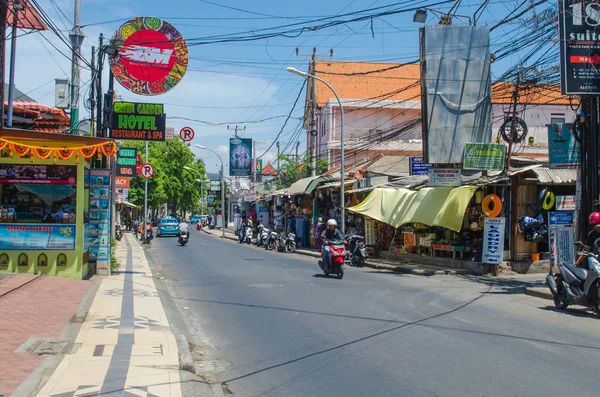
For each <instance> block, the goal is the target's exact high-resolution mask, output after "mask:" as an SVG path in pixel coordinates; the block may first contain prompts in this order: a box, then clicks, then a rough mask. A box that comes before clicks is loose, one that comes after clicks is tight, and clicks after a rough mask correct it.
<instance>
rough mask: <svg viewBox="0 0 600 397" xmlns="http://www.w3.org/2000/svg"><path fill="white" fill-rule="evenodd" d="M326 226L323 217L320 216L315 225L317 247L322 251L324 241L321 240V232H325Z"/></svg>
mask: <svg viewBox="0 0 600 397" xmlns="http://www.w3.org/2000/svg"><path fill="white" fill-rule="evenodd" d="M325 228H326V226H325V223H324V222H323V218H319V221H318V222H317V224H316V225H315V230H314V236H315V248H316V249H317V251H321V247H322V246H323V243H322V241H321V234H323V231H324V230H325Z"/></svg>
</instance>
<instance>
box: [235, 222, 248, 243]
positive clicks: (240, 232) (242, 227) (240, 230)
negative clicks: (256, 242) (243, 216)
mask: <svg viewBox="0 0 600 397" xmlns="http://www.w3.org/2000/svg"><path fill="white" fill-rule="evenodd" d="M245 233H246V225H245V224H242V225H240V227H239V228H238V230H237V235H238V242H239V243H240V244H242V243H244V241H245V240H244V234H245Z"/></svg>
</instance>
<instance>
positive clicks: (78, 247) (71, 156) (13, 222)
mask: <svg viewBox="0 0 600 397" xmlns="http://www.w3.org/2000/svg"><path fill="white" fill-rule="evenodd" d="M115 153H116V144H115V143H114V142H113V140H111V139H108V138H91V137H82V136H76V135H64V134H57V133H45V132H37V131H29V130H15V129H2V130H0V199H1V201H0V270H1V271H8V272H20V273H34V274H47V275H53V276H61V277H70V278H77V279H82V278H84V277H85V276H87V274H88V272H89V262H90V260H91V259H94V260H108V258H109V256H108V254H109V252H108V249H109V248H108V247H109V237H110V211H109V208H110V205H109V203H110V172H109V171H108V170H99V169H91V166H92V163H93V162H94V161H95V160H96V159H101V158H102V157H103V156H106V157H110V156H113V155H115ZM100 251H102V252H100ZM92 257H93V258H92Z"/></svg>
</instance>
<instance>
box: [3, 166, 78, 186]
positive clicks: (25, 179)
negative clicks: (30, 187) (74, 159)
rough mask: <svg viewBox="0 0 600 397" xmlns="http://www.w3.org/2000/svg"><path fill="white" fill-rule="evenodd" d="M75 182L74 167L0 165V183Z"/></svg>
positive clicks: (61, 183)
mask: <svg viewBox="0 0 600 397" xmlns="http://www.w3.org/2000/svg"><path fill="white" fill-rule="evenodd" d="M76 182H77V167H76V166H65V165H33V164H28V165H22V164H0V183H29V184H41V185H47V184H56V185H75V184H76Z"/></svg>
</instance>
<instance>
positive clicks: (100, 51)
mask: <svg viewBox="0 0 600 397" xmlns="http://www.w3.org/2000/svg"><path fill="white" fill-rule="evenodd" d="M98 42H99V43H100V45H99V47H98V69H97V71H96V76H97V78H98V87H97V90H96V94H97V95H98V100H97V101H96V105H97V106H98V108H97V109H96V136H102V67H103V65H104V62H103V61H104V46H103V42H104V35H103V34H102V33H100V38H99V39H98Z"/></svg>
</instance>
